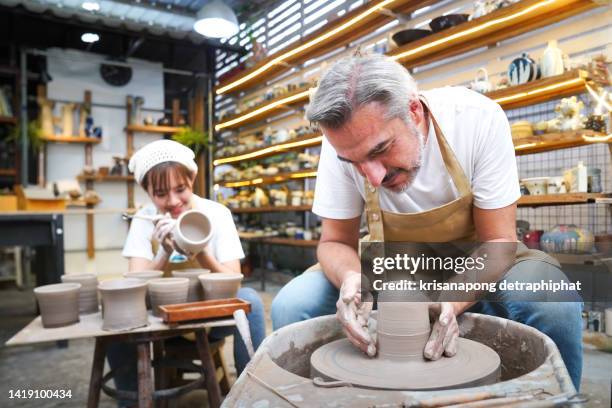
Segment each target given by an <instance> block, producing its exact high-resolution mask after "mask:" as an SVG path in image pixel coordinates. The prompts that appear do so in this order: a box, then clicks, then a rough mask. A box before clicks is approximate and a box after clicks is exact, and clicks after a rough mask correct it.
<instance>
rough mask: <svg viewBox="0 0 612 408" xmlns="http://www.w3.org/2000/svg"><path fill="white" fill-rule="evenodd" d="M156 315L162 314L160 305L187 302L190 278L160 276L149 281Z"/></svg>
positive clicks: (152, 306)
mask: <svg viewBox="0 0 612 408" xmlns="http://www.w3.org/2000/svg"><path fill="white" fill-rule="evenodd" d="M148 285H149V294H150V295H151V308H152V309H153V315H154V316H158V317H159V316H161V312H160V310H159V306H162V305H173V304H177V303H185V302H187V293H188V292H189V279H188V278H159V279H151V280H150V281H149V282H148Z"/></svg>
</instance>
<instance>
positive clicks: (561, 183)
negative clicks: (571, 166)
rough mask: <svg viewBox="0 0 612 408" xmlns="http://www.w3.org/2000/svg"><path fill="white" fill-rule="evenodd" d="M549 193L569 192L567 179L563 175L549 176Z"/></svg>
mask: <svg viewBox="0 0 612 408" xmlns="http://www.w3.org/2000/svg"><path fill="white" fill-rule="evenodd" d="M546 191H547V194H564V193H567V188H566V186H565V179H564V178H563V176H555V177H549V178H548V187H547V189H546Z"/></svg>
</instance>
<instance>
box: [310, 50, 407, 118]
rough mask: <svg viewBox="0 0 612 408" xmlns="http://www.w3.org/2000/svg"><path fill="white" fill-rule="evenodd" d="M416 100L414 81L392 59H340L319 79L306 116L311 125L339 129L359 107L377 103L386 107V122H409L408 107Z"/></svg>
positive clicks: (361, 57)
mask: <svg viewBox="0 0 612 408" xmlns="http://www.w3.org/2000/svg"><path fill="white" fill-rule="evenodd" d="M416 98H418V92H417V85H416V82H415V81H414V79H413V78H412V76H411V75H410V73H408V71H407V70H406V68H404V67H403V66H402V65H400V64H399V63H397V62H395V61H393V60H392V59H391V58H388V57H385V56H381V55H366V56H357V57H350V58H342V59H340V60H339V61H336V62H335V63H334V65H332V67H331V68H330V69H329V70H328V71H327V72H325V73H324V74H323V75H322V76H321V79H320V80H319V86H318V88H317V89H316V91H315V92H314V94H312V95H311V97H310V104H309V106H308V108H307V109H306V117H307V118H308V120H309V121H310V122H313V123H316V124H319V125H321V126H324V127H328V128H331V129H338V128H340V127H342V126H344V125H345V124H346V123H347V122H348V121H349V120H350V119H351V116H352V114H353V112H354V111H356V110H357V109H358V108H360V107H362V106H363V105H366V104H368V103H371V102H379V103H381V104H382V105H383V106H384V107H385V108H386V115H385V119H386V120H389V119H393V118H401V119H403V120H404V121H406V122H409V116H408V105H409V103H410V101H412V100H414V99H416Z"/></svg>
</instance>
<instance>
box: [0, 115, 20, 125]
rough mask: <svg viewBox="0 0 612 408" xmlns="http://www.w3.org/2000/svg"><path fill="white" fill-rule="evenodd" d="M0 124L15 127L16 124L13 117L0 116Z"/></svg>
mask: <svg viewBox="0 0 612 408" xmlns="http://www.w3.org/2000/svg"><path fill="white" fill-rule="evenodd" d="M0 123H7V124H9V125H15V124H16V123H17V118H15V117H13V116H0Z"/></svg>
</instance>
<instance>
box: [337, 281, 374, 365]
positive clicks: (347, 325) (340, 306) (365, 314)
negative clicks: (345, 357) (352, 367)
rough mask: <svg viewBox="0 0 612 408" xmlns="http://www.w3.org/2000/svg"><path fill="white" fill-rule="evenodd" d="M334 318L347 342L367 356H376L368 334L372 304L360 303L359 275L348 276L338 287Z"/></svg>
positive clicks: (368, 302) (369, 302)
mask: <svg viewBox="0 0 612 408" xmlns="http://www.w3.org/2000/svg"><path fill="white" fill-rule="evenodd" d="M336 308H337V311H336V317H337V318H338V320H340V323H341V324H342V328H343V330H344V333H345V334H346V337H347V338H348V339H349V341H350V342H351V343H352V344H353V345H354V346H355V347H357V348H359V349H360V350H361V351H363V352H364V353H366V354H367V355H368V356H370V357H373V356H374V355H375V354H376V345H375V344H374V341H373V339H372V336H370V333H369V332H368V318H369V317H370V312H372V302H371V301H362V298H361V274H360V273H358V272H354V273H351V274H349V275H348V277H347V278H346V279H344V281H343V282H342V286H341V287H340V298H339V299H338V302H337V303H336Z"/></svg>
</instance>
